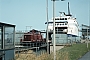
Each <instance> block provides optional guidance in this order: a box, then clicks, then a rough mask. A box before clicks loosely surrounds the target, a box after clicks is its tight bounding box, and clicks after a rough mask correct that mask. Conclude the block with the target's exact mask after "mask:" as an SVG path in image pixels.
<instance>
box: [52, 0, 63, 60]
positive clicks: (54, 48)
mask: <svg viewBox="0 0 90 60" xmlns="http://www.w3.org/2000/svg"><path fill="white" fill-rule="evenodd" d="M51 1H53V52H54V60H56V47H55V45H56V42H55V1H58V0H51ZM61 1H64V0H61Z"/></svg>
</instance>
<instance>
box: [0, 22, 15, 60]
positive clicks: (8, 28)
mask: <svg viewBox="0 0 90 60" xmlns="http://www.w3.org/2000/svg"><path fill="white" fill-rule="evenodd" d="M14 40H15V25H12V24H7V23H2V22H0V60H14V57H15V52H14V50H15V45H14Z"/></svg>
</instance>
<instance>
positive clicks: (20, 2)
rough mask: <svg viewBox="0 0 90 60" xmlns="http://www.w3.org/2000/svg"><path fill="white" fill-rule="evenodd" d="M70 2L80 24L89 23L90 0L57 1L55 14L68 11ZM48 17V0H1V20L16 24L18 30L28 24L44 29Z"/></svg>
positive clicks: (49, 1)
mask: <svg viewBox="0 0 90 60" xmlns="http://www.w3.org/2000/svg"><path fill="white" fill-rule="evenodd" d="M68 2H70V11H71V13H72V14H73V16H75V17H76V18H77V21H78V23H79V26H81V24H86V25H89V15H90V12H89V11H90V8H89V7H90V5H89V4H90V1H89V0H66V1H63V2H62V1H60V0H59V1H56V2H55V16H59V15H60V14H59V12H60V11H63V12H66V13H67V4H68ZM52 3H53V2H52V1H51V0H48V13H49V14H48V15H49V19H51V18H52V17H53V15H52V14H53V12H52V11H53V10H52ZM46 19H47V18H46V0H0V22H5V23H10V24H15V25H16V30H25V29H26V26H32V28H31V29H39V30H44V29H45V28H46V25H45V22H46V21H47V20H46ZM27 29H29V27H28V28H27Z"/></svg>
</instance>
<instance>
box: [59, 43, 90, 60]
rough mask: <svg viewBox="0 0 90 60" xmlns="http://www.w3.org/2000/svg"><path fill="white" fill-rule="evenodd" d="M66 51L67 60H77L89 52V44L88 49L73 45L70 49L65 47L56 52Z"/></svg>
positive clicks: (80, 45)
mask: <svg viewBox="0 0 90 60" xmlns="http://www.w3.org/2000/svg"><path fill="white" fill-rule="evenodd" d="M64 51H66V52H67V53H68V55H69V56H68V57H69V60H78V59H79V58H80V57H82V56H83V55H84V54H85V53H87V52H88V51H90V44H89V47H88V48H87V47H86V44H85V43H83V44H81V43H80V44H74V45H72V46H71V47H65V48H63V49H61V50H59V51H58V52H64Z"/></svg>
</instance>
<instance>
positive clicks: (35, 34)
mask: <svg viewBox="0 0 90 60" xmlns="http://www.w3.org/2000/svg"><path fill="white" fill-rule="evenodd" d="M20 42H34V43H35V42H45V40H44V38H43V36H42V34H41V32H40V31H38V30H34V29H33V30H31V31H30V32H27V33H24V36H23V39H21V41H20Z"/></svg>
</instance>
